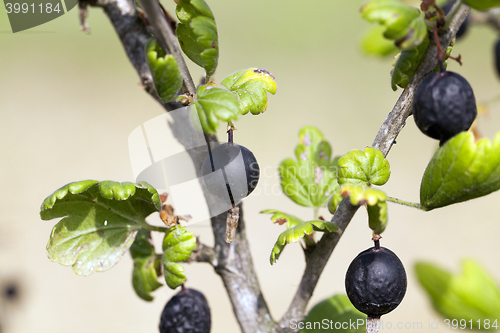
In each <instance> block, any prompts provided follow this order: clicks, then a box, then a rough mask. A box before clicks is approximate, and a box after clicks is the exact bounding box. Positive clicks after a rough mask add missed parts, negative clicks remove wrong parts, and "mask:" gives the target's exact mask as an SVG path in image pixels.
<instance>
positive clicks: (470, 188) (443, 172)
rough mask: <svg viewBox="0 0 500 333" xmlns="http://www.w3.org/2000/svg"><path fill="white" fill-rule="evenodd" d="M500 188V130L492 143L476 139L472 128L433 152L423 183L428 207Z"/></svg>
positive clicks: (422, 194)
mask: <svg viewBox="0 0 500 333" xmlns="http://www.w3.org/2000/svg"><path fill="white" fill-rule="evenodd" d="M499 189H500V133H497V135H496V136H495V139H494V141H493V144H492V143H491V142H490V140H488V139H481V140H479V141H478V142H477V143H475V142H474V135H473V134H472V133H471V132H463V133H460V134H458V135H456V136H455V137H453V138H451V139H450V140H448V141H447V142H446V143H445V144H444V145H443V146H442V147H441V148H439V149H438V151H437V152H436V153H435V154H434V156H433V157H432V159H431V161H430V162H429V164H428V165H427V168H426V169H425V172H424V176H423V178H422V183H421V185H420V203H421V205H422V207H423V209H425V210H431V209H434V208H439V207H444V206H447V205H451V204H454V203H457V202H462V201H466V200H470V199H474V198H477V197H481V196H483V195H487V194H490V193H491V192H494V191H497V190H499Z"/></svg>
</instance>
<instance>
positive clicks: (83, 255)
mask: <svg viewBox="0 0 500 333" xmlns="http://www.w3.org/2000/svg"><path fill="white" fill-rule="evenodd" d="M160 206H161V203H160V200H159V196H158V193H157V192H156V190H155V189H154V188H153V187H151V185H149V184H147V183H145V182H141V183H138V184H133V183H129V182H124V183H118V182H112V181H102V182H98V181H96V180H84V181H80V182H74V183H70V184H67V185H65V186H63V187H61V188H60V189H58V190H57V191H55V192H54V193H53V194H51V195H49V196H48V197H47V198H46V199H45V200H44V201H43V203H42V207H41V209H40V210H41V211H40V216H41V218H42V220H51V219H54V218H60V217H62V219H61V220H60V221H59V222H58V223H57V224H56V225H55V227H54V228H53V229H52V233H51V235H50V239H49V242H48V244H47V255H48V257H49V259H50V260H52V261H56V262H58V263H60V264H61V265H64V266H73V271H74V272H75V273H76V274H78V275H90V274H92V272H94V271H97V272H102V271H105V270H108V269H109V268H111V267H113V266H114V265H116V264H117V263H118V262H119V261H120V259H121V258H122V256H123V255H124V253H125V252H126V251H127V250H128V249H129V247H130V246H131V245H132V243H133V242H134V238H135V236H136V234H137V231H138V230H139V229H141V228H143V227H144V226H147V224H146V222H145V218H146V217H147V216H148V215H150V214H151V213H153V212H158V211H159V210H160Z"/></svg>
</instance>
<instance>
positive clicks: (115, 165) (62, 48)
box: [0, 0, 500, 333]
mask: <svg viewBox="0 0 500 333" xmlns="http://www.w3.org/2000/svg"><path fill="white" fill-rule="evenodd" d="M208 3H209V5H210V6H211V8H212V11H213V12H214V14H215V17H216V20H217V23H218V29H219V40H220V59H219V67H218V70H217V73H216V76H215V78H216V80H217V82H220V80H222V79H223V78H224V77H225V76H226V75H228V74H230V73H232V72H234V71H237V70H240V69H244V68H248V67H261V68H266V69H268V70H269V71H271V72H272V73H273V74H274V75H275V77H276V81H277V83H278V92H277V94H276V96H270V100H269V107H268V110H267V111H266V112H265V113H264V114H263V115H260V116H251V115H247V116H244V117H242V118H241V119H240V120H239V121H238V122H237V123H236V127H237V129H238V130H237V131H236V133H235V141H236V142H238V143H240V144H242V145H245V146H246V147H248V148H249V149H251V150H252V151H253V152H254V154H255V155H256V156H257V159H258V160H259V163H260V166H261V168H262V169H264V170H265V172H264V173H263V176H261V180H260V183H259V188H260V192H257V193H256V194H255V195H252V196H250V197H249V198H248V199H247V200H246V201H245V219H246V221H247V228H248V234H249V238H250V243H251V246H252V247H251V251H252V255H253V258H254V261H255V265H256V268H257V272H258V276H259V278H260V282H261V287H262V289H263V293H264V297H265V298H266V300H267V302H268V304H269V307H270V309H271V312H272V315H273V316H274V318H279V317H280V316H281V315H282V314H283V313H284V311H285V310H286V309H287V307H288V304H289V302H290V300H291V298H292V297H293V294H294V292H295V289H296V287H297V285H298V283H299V281H300V277H301V274H302V271H303V268H304V262H303V255H302V253H301V249H300V246H298V245H296V244H292V245H290V246H287V248H286V251H285V252H284V253H283V255H282V256H281V258H280V260H279V262H278V263H277V264H275V265H274V266H272V267H271V266H270V265H269V254H270V251H271V248H272V246H273V245H274V242H275V241H276V238H277V236H278V234H279V233H280V232H281V231H282V229H283V227H279V226H277V225H272V224H271V222H270V219H269V215H260V214H259V211H261V210H263V209H266V208H273V209H278V210H282V211H287V212H289V213H291V214H295V215H297V216H299V217H302V218H303V219H309V218H311V217H312V211H311V210H310V209H307V208H302V207H298V206H296V205H295V204H293V203H292V201H291V200H289V199H288V198H287V197H285V196H284V195H283V194H280V187H279V180H278V178H277V177H276V166H277V165H278V164H279V162H280V161H281V160H282V159H284V158H285V157H289V156H292V155H293V149H294V148H295V145H296V143H297V141H298V137H297V133H298V131H299V129H300V128H301V127H302V126H304V125H314V126H317V127H318V128H319V129H321V130H322V131H323V133H324V135H325V137H326V138H327V139H328V140H329V141H330V142H331V144H332V146H333V148H334V153H335V154H336V155H337V154H344V153H345V152H347V151H349V150H350V149H354V148H356V149H363V148H364V147H365V146H368V145H370V144H371V143H372V141H373V139H374V137H375V134H376V133H377V131H378V128H379V126H380V125H381V123H382V122H383V120H384V119H385V117H386V116H387V114H388V113H389V112H390V111H391V109H392V106H393V105H394V103H395V102H396V100H397V98H398V96H399V94H400V92H401V90H399V91H398V92H393V91H392V90H391V88H390V75H389V72H390V70H391V63H392V59H390V58H388V59H382V60H381V59H373V58H369V57H366V56H364V55H363V54H362V53H361V52H360V50H359V39H360V37H361V35H362V34H363V32H364V30H365V29H366V28H367V27H368V24H367V23H365V22H363V21H362V20H361V18H360V17H359V14H358V9H359V6H360V4H361V1H360V0H350V1H346V0H310V1H290V0H253V1H222V0H211V1H208ZM163 4H164V5H165V7H166V8H167V10H168V9H170V10H172V9H173V8H174V4H173V1H171V2H167V1H165V0H164V1H163ZM1 8H2V9H1V10H0V114H1V117H0V119H1V121H0V126H1V130H0V136H1V137H0V140H1V141H0V142H1V144H0V156H1V158H0V161H1V162H0V163H1V171H2V172H1V173H0V183H1V184H2V191H1V194H0V211H1V215H0V287H1V286H5V285H6V284H8V283H9V282H11V281H15V282H16V283H18V285H19V287H20V289H19V295H20V297H19V299H18V300H17V301H15V302H7V301H5V300H3V301H1V303H0V325H2V326H1V329H0V330H1V331H2V333H18V332H39V333H63V332H64V333H66V332H72V333H80V332H121V333H128V332H157V326H158V322H159V316H160V313H161V310H162V308H163V306H164V304H165V303H166V301H167V300H168V299H169V298H170V297H171V296H172V295H173V294H174V293H175V292H174V291H172V290H169V289H168V288H166V287H164V288H161V289H160V290H158V291H157V292H156V293H155V294H154V295H155V301H154V302H152V303H147V302H144V301H142V300H140V299H139V298H138V297H136V295H135V294H134V291H133V289H132V286H131V271H132V262H131V260H130V257H129V255H126V256H125V257H124V258H123V260H122V261H121V262H120V263H119V264H118V265H117V266H115V267H114V268H113V269H111V270H110V271H108V272H106V273H94V274H93V275H91V276H90V277H87V278H83V277H79V276H76V275H75V274H74V273H73V271H72V270H71V268H67V267H63V266H60V265H58V264H55V263H52V262H50V261H49V260H48V259H47V257H46V254H45V245H46V242H47V241H48V237H49V235H50V231H51V228H52V226H53V225H54V221H41V220H40V218H39V207H40V204H41V202H42V201H43V199H44V198H45V197H46V196H47V195H48V194H50V193H52V192H53V191H54V190H55V189H57V188H59V187H60V186H62V185H64V184H66V183H68V182H71V181H76V180H82V179H98V180H104V179H112V180H118V181H125V180H128V181H133V179H132V171H131V167H130V162H129V157H128V146H127V139H128V135H129V133H130V132H131V131H132V130H133V129H134V128H136V127H137V126H139V125H140V124H142V123H143V122H145V121H147V120H149V119H151V118H153V117H155V116H157V115H160V114H162V113H163V112H164V111H163V109H162V108H161V107H160V106H159V105H158V104H157V103H156V102H155V101H154V100H153V99H152V98H151V97H149V95H148V94H146V93H145V92H143V91H142V89H141V87H140V85H139V79H138V77H137V75H136V73H135V71H134V70H133V68H132V67H131V65H130V63H129V62H128V59H127V58H126V56H125V54H124V52H123V49H122V46H121V44H120V42H119V40H118V38H117V36H116V34H115V32H114V30H113V28H112V27H111V25H110V23H109V21H108V19H107V17H106V16H105V15H104V13H103V12H102V10H100V9H97V8H90V10H89V14H90V16H89V18H88V23H89V25H90V27H91V29H92V33H91V34H90V35H86V34H84V33H82V32H81V31H80V30H79V22H78V12H77V10H73V11H71V12H69V13H68V14H66V15H64V16H62V17H60V18H58V19H56V20H54V21H52V22H49V23H47V24H44V25H42V26H39V27H36V28H34V29H31V30H27V31H24V32H20V33H16V34H12V33H11V31H10V26H9V23H8V19H7V14H6V13H5V11H4V10H3V6H2V7H1ZM495 38H496V36H495V33H494V32H493V31H491V30H490V29H488V28H486V27H482V26H478V27H474V28H473V29H471V30H470V31H469V33H468V35H467V36H466V37H465V38H464V40H463V41H461V42H459V43H458V44H457V46H456V48H455V50H454V54H458V53H460V54H461V55H462V59H463V62H464V66H462V67H460V66H459V65H458V64H456V63H451V64H450V66H449V69H450V70H453V71H457V72H459V73H460V74H462V75H463V76H464V77H466V78H467V79H468V80H469V82H470V83H471V85H472V86H473V88H474V91H475V94H476V98H477V100H478V101H486V100H489V99H491V98H493V97H495V96H497V95H498V92H499V91H500V80H499V79H498V78H497V77H496V74H495V72H494V67H493V59H492V47H493V43H494V40H495ZM189 65H190V68H192V69H193V71H192V73H193V76H194V77H195V78H197V77H200V75H201V74H202V71H201V70H200V69H198V68H195V66H194V65H193V64H192V63H190V64H189ZM479 126H480V130H481V132H482V133H483V134H484V135H485V136H486V137H489V138H492V137H493V135H494V133H496V132H497V131H498V130H500V105H499V104H491V106H490V113H489V115H488V116H486V117H484V118H483V119H481V120H480V123H479ZM223 127H224V126H221V128H223ZM223 134H224V133H223V131H222V132H220V135H221V136H220V137H222V135H223ZM435 149H436V142H435V141H434V140H431V139H429V138H427V137H425V136H424V135H423V134H421V133H420V132H419V131H418V129H417V128H416V126H415V124H414V122H413V119H411V118H410V119H409V120H408V123H407V126H406V127H405V128H404V130H403V132H402V133H401V135H400V136H399V137H398V139H397V144H396V145H395V146H394V147H393V149H392V150H391V153H390V154H389V156H388V159H389V162H390V163H391V170H392V177H391V179H390V181H389V182H388V184H387V185H385V186H384V187H383V190H385V191H386V192H387V193H388V194H389V195H392V196H396V197H399V198H403V199H406V200H411V201H418V199H419V186H420V179H421V176H422V174H423V171H424V169H425V167H426V164H427V162H428V161H429V159H430V157H431V156H432V154H433V152H434V150H435ZM259 188H258V189H259ZM499 199H500V193H494V194H492V195H489V196H487V197H484V198H481V199H477V200H475V201H473V202H466V203H462V204H458V205H454V206H450V207H447V208H443V209H439V210H436V211H432V212H429V213H425V212H421V211H418V210H416V209H411V208H406V207H401V206H396V205H393V204H390V206H389V225H388V228H387V231H386V232H385V233H384V238H383V240H382V245H383V246H385V247H388V248H390V249H391V250H393V251H394V252H395V253H397V254H398V256H399V257H400V259H401V260H402V261H403V263H404V264H405V266H406V269H407V272H408V276H409V286H408V292H407V296H406V298H405V299H404V301H403V303H402V304H401V305H400V306H399V307H398V309H397V310H395V311H394V312H393V313H391V314H389V315H387V316H384V320H385V321H390V322H392V323H394V324H395V323H397V322H421V323H423V325H424V327H426V325H427V324H428V322H429V321H436V320H437V319H438V318H439V317H438V315H437V314H436V313H434V312H433V310H432V309H431V307H430V304H429V302H428V299H427V297H426V295H425V294H424V293H423V291H422V289H421V287H420V286H419V285H418V283H417V281H416V279H415V276H414V272H413V264H414V262H415V261H416V260H419V259H424V260H430V261H433V262H436V263H438V264H440V265H442V266H443V267H444V268H447V269H452V270H456V269H458V267H459V260H460V259H461V258H462V257H464V256H470V257H473V258H477V259H478V260H479V261H480V262H481V263H482V264H483V265H484V266H485V268H486V269H487V270H488V271H489V272H491V273H492V275H493V277H494V278H495V279H496V280H497V281H499V282H500V265H499V259H498V257H497V256H496V254H498V253H499V252H500V244H499V242H498V238H497V235H498V234H500V223H499V222H500V221H499V220H500V218H499V217H498V215H499V214H498V212H499V211H498V200H499ZM320 214H321V215H323V216H324V217H325V218H327V219H329V218H330V217H331V215H330V214H329V213H328V211H327V210H326V209H323V210H322V211H321V212H320ZM191 230H192V231H193V232H194V233H195V234H196V235H199V236H200V237H201V239H202V241H203V242H205V243H208V244H210V243H211V242H212V235H211V230H210V228H209V224H208V223H201V224H196V225H194V226H193V227H192V228H191ZM370 238H371V232H370V230H369V229H368V227H367V216H366V213H365V212H364V211H363V210H360V211H359V212H358V213H357V214H356V216H355V218H354V219H353V221H352V222H351V225H350V226H349V228H348V229H347V231H346V233H345V234H344V236H343V238H342V240H341V242H340V243H339V245H338V247H337V248H336V250H335V252H334V254H333V255H332V257H331V259H330V261H329V263H328V265H327V267H326V269H325V272H324V274H323V276H322V277H321V279H320V282H319V285H318V287H317V289H316V292H315V293H314V296H313V298H312V300H311V303H310V306H311V307H312V306H313V305H314V304H315V303H316V302H318V301H320V300H322V299H324V298H326V297H329V296H331V295H332V294H334V293H343V292H344V275H345V271H346V269H347V266H348V265H349V263H350V262H351V260H352V259H353V258H354V257H355V256H356V255H357V254H358V253H359V252H361V251H362V250H364V249H366V248H368V247H370V246H371V245H372V242H371V241H370ZM185 268H186V275H187V277H188V281H187V285H188V286H189V287H190V288H195V289H201V290H202V291H203V292H204V294H205V295H206V296H207V299H208V302H209V304H210V306H211V309H212V316H213V317H212V321H213V326H212V331H213V332H236V331H238V330H239V328H238V326H237V323H236V321H235V319H234V317H233V314H232V309H231V305H230V303H229V300H228V299H227V296H226V292H225V290H224V288H223V285H222V283H221V280H220V279H219V277H218V276H217V275H216V274H215V273H214V272H213V269H212V268H211V267H209V266H208V265H206V264H192V265H185ZM439 320H440V324H442V319H441V318H439ZM439 327H440V328H439V330H433V331H443V332H444V331H446V330H445V329H444V326H443V325H440V326H439ZM406 331H408V332H417V331H421V330H411V329H410V330H406Z"/></svg>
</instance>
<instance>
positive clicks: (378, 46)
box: [360, 25, 399, 57]
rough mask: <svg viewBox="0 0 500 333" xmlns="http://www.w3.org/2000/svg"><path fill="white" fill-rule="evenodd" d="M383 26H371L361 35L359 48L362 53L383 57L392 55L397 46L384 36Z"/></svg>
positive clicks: (396, 50)
mask: <svg viewBox="0 0 500 333" xmlns="http://www.w3.org/2000/svg"><path fill="white" fill-rule="evenodd" d="M384 31H385V27H383V26H381V25H374V26H371V27H370V28H369V29H368V30H367V31H366V32H365V33H364V34H363V36H362V37H361V43H360V46H361V50H362V51H363V53H365V54H367V55H371V56H375V57H385V56H390V55H394V54H396V53H397V52H398V50H399V49H398V48H397V47H396V45H394V41H391V40H389V39H387V38H385V37H384V35H383V34H384Z"/></svg>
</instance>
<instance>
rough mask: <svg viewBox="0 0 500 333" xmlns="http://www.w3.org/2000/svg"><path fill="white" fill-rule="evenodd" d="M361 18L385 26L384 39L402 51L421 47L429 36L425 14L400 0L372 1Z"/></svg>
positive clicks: (365, 6)
mask: <svg viewBox="0 0 500 333" xmlns="http://www.w3.org/2000/svg"><path fill="white" fill-rule="evenodd" d="M361 16H362V17H363V18H364V19H365V20H367V21H369V22H377V23H379V24H381V25H383V26H384V27H385V31H384V37H385V38H387V39H389V40H393V41H395V42H396V45H397V46H398V47H399V48H401V49H402V50H408V49H412V48H414V47H416V46H418V45H420V43H422V41H423V40H424V38H425V36H427V26H426V24H425V20H424V13H423V12H421V11H420V10H419V9H417V8H415V7H412V6H409V5H407V4H404V3H402V2H401V1H399V0H371V1H369V2H367V3H365V4H364V5H363V6H362V7H361Z"/></svg>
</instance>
